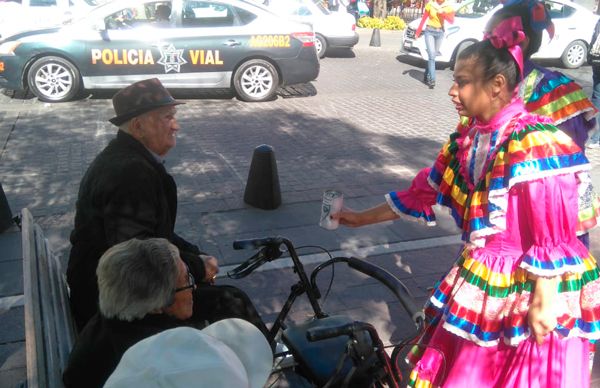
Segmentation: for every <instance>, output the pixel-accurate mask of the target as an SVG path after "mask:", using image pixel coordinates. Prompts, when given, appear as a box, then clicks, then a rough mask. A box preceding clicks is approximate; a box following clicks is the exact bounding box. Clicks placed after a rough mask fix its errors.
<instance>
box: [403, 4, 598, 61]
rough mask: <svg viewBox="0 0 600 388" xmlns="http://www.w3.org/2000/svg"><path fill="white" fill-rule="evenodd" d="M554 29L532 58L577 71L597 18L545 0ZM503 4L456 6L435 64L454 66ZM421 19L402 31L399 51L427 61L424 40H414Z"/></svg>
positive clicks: (576, 6) (570, 6)
mask: <svg viewBox="0 0 600 388" xmlns="http://www.w3.org/2000/svg"><path fill="white" fill-rule="evenodd" d="M544 3H545V5H546V9H547V10H548V11H549V13H550V16H551V17H552V21H553V22H554V26H555V31H556V32H555V34H554V38H553V39H550V38H549V36H548V33H547V32H546V31H544V34H543V37H542V45H541V47H540V49H539V51H538V52H537V53H535V54H534V55H533V58H544V59H560V60H561V62H562V64H563V65H564V66H565V67H567V68H577V67H580V66H581V65H583V64H584V63H585V62H586V53H587V49H588V46H589V40H590V39H591V37H592V33H593V31H594V26H595V25H596V21H597V20H598V15H595V14H593V13H592V12H591V11H588V10H587V9H585V8H583V7H582V6H580V5H578V4H575V3H573V2H571V1H569V0H544ZM501 7H502V5H500V4H499V2H498V0H467V1H464V2H462V3H459V4H456V6H455V9H456V17H455V19H454V23H453V24H447V25H446V32H445V37H444V41H443V43H442V47H441V50H440V54H441V55H439V56H438V57H436V61H438V62H444V63H450V64H452V63H454V61H455V59H456V57H457V56H458V53H460V51H461V50H463V49H464V48H465V47H467V46H469V45H471V44H472V43H474V42H476V41H479V40H481V39H482V38H483V30H484V28H485V25H486V24H487V22H488V21H489V20H490V18H491V16H492V15H493V14H494V12H496V11H497V10H498V9H500V8H501ZM419 22H420V20H414V21H412V22H411V23H409V25H408V28H407V29H406V31H405V32H404V43H403V46H402V51H403V52H404V53H406V54H409V55H411V56H415V57H419V58H423V59H425V60H427V50H426V48H425V39H424V38H423V36H422V35H421V36H420V37H419V38H418V39H415V31H416V30H417V27H418V26H419Z"/></svg>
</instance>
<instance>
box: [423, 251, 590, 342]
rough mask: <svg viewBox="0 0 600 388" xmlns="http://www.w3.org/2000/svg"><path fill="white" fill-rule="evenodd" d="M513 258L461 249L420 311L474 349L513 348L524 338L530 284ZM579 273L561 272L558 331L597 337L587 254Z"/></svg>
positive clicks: (430, 321) (531, 284) (531, 289)
mask: <svg viewBox="0 0 600 388" xmlns="http://www.w3.org/2000/svg"><path fill="white" fill-rule="evenodd" d="M517 261H518V259H517V258H513V260H511V258H508V257H504V258H498V257H492V256H491V255H489V253H488V252H485V251H484V250H482V249H477V248H476V249H468V248H467V249H465V250H464V251H463V252H462V254H461V256H460V258H459V260H458V261H457V262H456V263H455V265H454V266H453V268H452V269H451V270H450V272H449V273H448V275H446V276H445V277H444V279H443V280H442V282H441V284H440V285H439V286H438V287H437V288H436V289H435V291H434V293H433V294H432V296H431V298H430V299H429V302H428V304H427V306H426V310H425V312H426V315H427V318H428V323H429V324H430V325H432V326H436V325H437V324H439V323H441V324H442V326H443V327H444V329H446V330H447V331H449V332H451V333H454V334H456V335H458V336H460V337H462V338H465V339H468V340H470V341H472V342H475V343H477V344H478V345H480V346H495V345H497V344H498V342H499V341H500V340H503V341H504V342H505V343H506V344H510V345H513V346H516V345H517V344H518V343H519V342H521V341H522V340H523V339H525V338H527V337H528V336H529V330H528V327H527V313H528V311H529V301H530V293H531V292H532V291H533V285H534V282H532V281H531V280H529V279H528V275H527V271H526V270H525V269H523V268H516V269H513V268H511V264H509V262H517ZM580 261H581V265H582V268H583V270H582V271H581V272H571V273H564V274H563V275H562V276H561V283H560V286H559V293H558V296H557V298H556V300H555V301H554V304H555V306H556V309H557V311H560V312H561V315H560V316H559V317H558V326H557V328H556V331H558V332H559V333H560V334H561V335H562V336H564V337H570V336H577V337H584V338H588V339H592V340H593V339H598V338H600V280H599V273H598V267H597V266H596V261H595V260H594V258H593V257H592V256H591V255H589V254H588V255H587V257H583V258H580Z"/></svg>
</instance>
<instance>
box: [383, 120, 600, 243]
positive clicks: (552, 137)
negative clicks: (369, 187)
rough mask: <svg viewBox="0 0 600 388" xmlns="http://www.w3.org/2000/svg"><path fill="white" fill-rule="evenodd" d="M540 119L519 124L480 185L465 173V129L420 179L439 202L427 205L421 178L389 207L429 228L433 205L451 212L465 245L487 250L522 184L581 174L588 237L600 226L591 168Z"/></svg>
mask: <svg viewBox="0 0 600 388" xmlns="http://www.w3.org/2000/svg"><path fill="white" fill-rule="evenodd" d="M532 117H533V119H532ZM534 118H535V116H530V115H524V116H522V117H520V118H518V119H516V120H515V123H514V124H513V125H514V126H515V127H516V128H517V129H516V130H515V129H514V128H513V130H510V129H507V130H508V134H507V137H506V140H504V142H503V143H502V144H501V145H500V146H499V147H498V150H497V153H496V155H495V157H493V160H491V161H490V162H489V164H488V166H487V167H486V169H485V170H484V171H486V173H485V177H484V178H483V179H480V180H479V181H478V182H476V183H475V184H473V183H471V182H469V180H468V178H467V177H466V176H464V174H463V173H462V171H461V162H462V161H463V160H464V157H463V154H464V153H465V152H467V150H465V149H464V148H463V142H464V139H465V133H466V132H467V129H468V127H469V126H470V125H471V124H472V122H471V121H470V122H469V123H466V124H465V123H463V124H459V127H458V129H457V131H456V132H455V133H453V134H452V135H451V136H450V139H449V141H448V142H447V143H446V144H445V145H444V147H443V148H442V150H441V152H440V153H439V154H438V157H437V159H436V161H435V164H434V165H433V167H432V168H431V169H426V170H422V171H421V172H420V173H419V174H421V175H422V174H426V173H428V174H429V176H428V180H429V185H430V186H431V187H433V188H434V189H435V191H436V192H437V197H436V198H435V201H429V200H426V201H423V198H426V197H424V196H423V195H421V194H420V193H421V192H424V191H426V190H425V188H419V187H417V184H418V180H419V179H418V178H419V175H417V177H416V178H415V180H414V181H413V186H411V188H410V189H409V190H408V191H406V192H391V193H389V194H388V195H387V196H386V199H387V201H388V203H389V204H390V206H391V207H392V208H393V209H394V210H395V211H397V212H398V213H404V214H406V215H409V216H413V217H417V218H421V219H423V220H424V221H425V222H427V223H428V224H433V223H434V222H435V215H434V212H433V210H432V209H431V205H433V204H435V203H437V204H440V205H443V206H446V207H448V208H450V212H451V214H452V217H453V218H454V220H455V222H456V225H457V226H458V227H459V228H461V229H462V230H463V240H464V241H465V242H468V243H471V244H473V245H476V246H480V247H481V246H483V245H484V244H485V239H486V237H487V236H490V235H493V234H496V233H500V232H502V231H504V230H506V212H507V207H508V191H509V190H510V189H511V187H513V186H514V185H515V184H517V183H519V182H526V181H530V180H536V179H540V178H543V177H548V176H554V175H560V174H566V173H575V174H577V176H578V180H579V184H580V186H581V187H580V188H579V194H580V201H579V217H580V220H579V224H578V226H577V232H578V233H585V232H586V231H587V230H589V229H591V228H593V227H595V226H596V225H597V222H598V218H599V216H600V202H599V201H598V199H597V198H596V196H595V195H594V193H593V191H592V190H591V185H590V179H589V169H590V164H589V162H588V160H587V159H586V157H585V156H584V155H583V153H582V151H581V149H580V148H579V147H578V146H577V145H576V144H575V143H573V141H572V140H571V139H570V138H569V137H568V136H567V135H566V134H565V133H564V132H562V131H560V130H559V129H558V128H556V127H555V126H553V125H551V124H543V123H538V122H535V121H534ZM518 128H520V129H518ZM463 163H464V162H463ZM415 190H417V191H415Z"/></svg>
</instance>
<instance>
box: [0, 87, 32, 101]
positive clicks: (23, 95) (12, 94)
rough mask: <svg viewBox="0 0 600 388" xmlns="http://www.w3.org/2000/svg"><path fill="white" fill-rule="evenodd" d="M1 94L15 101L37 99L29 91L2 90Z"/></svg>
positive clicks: (0, 90)
mask: <svg viewBox="0 0 600 388" xmlns="http://www.w3.org/2000/svg"><path fill="white" fill-rule="evenodd" d="M0 93H2V95H3V96H6V97H8V98H12V99H14V100H32V99H34V98H36V97H35V96H34V95H33V94H32V93H31V92H29V89H25V90H10V89H0Z"/></svg>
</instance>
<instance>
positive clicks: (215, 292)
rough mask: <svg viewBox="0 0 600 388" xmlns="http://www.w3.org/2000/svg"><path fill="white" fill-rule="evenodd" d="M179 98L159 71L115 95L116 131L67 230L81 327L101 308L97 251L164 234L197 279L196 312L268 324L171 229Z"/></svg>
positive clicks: (87, 179) (85, 183)
mask: <svg viewBox="0 0 600 388" xmlns="http://www.w3.org/2000/svg"><path fill="white" fill-rule="evenodd" d="M179 104H182V103H181V102H179V101H176V100H174V99H173V97H171V95H170V94H169V92H168V91H167V90H166V89H165V88H164V87H163V85H162V84H161V83H160V81H159V80H158V79H156V78H155V79H148V80H144V81H139V82H136V83H134V84H132V85H130V86H128V87H126V88H124V89H122V90H120V91H119V92H118V93H117V94H115V96H114V97H113V106H114V109H115V113H116V116H115V117H114V118H112V119H111V120H110V121H111V123H113V124H115V125H117V126H118V127H119V131H118V133H117V136H116V138H115V139H113V140H112V141H111V142H110V143H109V144H108V146H107V147H106V148H105V149H104V150H103V151H102V152H101V153H100V154H99V155H98V156H97V157H96V158H95V159H94V161H93V162H92V163H91V165H90V166H89V168H88V170H87V172H86V174H85V176H84V177H83V179H82V181H81V185H80V188H79V196H78V199H77V207H76V214H75V228H74V230H73V232H72V233H71V244H72V249H71V254H70V257H69V264H68V268H67V281H68V283H69V286H70V289H71V294H70V298H71V308H72V311H73V315H74V317H75V320H76V323H77V326H78V328H79V329H81V328H83V326H84V325H85V323H86V322H87V321H88V320H89V319H90V318H91V317H92V316H93V315H94V314H95V313H96V311H97V309H98V307H97V303H98V287H97V282H96V266H97V265H98V260H99V259H100V256H101V255H102V254H103V253H104V252H105V251H106V250H107V249H108V248H110V247H111V246H113V245H115V244H117V243H119V242H122V241H126V240H129V239H131V238H149V237H162V238H165V239H167V240H169V241H170V242H171V243H173V244H174V245H175V246H177V248H179V251H180V253H181V257H182V259H183V260H184V262H186V264H187V265H188V267H189V268H190V270H191V272H192V273H193V275H194V277H195V278H196V279H197V280H198V289H197V290H196V291H195V292H194V298H195V300H196V303H195V304H194V319H195V320H205V321H208V322H214V321H216V320H219V319H223V318H233V317H236V318H242V319H246V320H248V321H250V322H252V323H254V324H255V325H256V326H257V327H258V328H259V329H261V330H262V331H263V332H266V327H265V326H264V323H263V322H262V320H261V319H260V317H259V316H258V314H257V312H256V310H255V309H254V306H253V305H252V303H251V302H250V300H249V298H248V297H247V295H246V294H244V293H243V292H242V291H240V290H238V289H236V288H234V287H230V286H214V285H211V284H210V283H212V280H213V278H214V276H215V275H216V273H217V271H218V266H217V261H216V259H215V258H213V257H210V256H203V255H202V252H200V250H199V249H198V247H197V246H195V245H193V244H191V243H189V242H187V241H185V240H184V239H183V238H181V237H179V236H178V235H177V234H176V233H175V232H174V226H175V217H176V214H177V186H176V185H175V181H174V180H173V178H172V177H171V175H169V174H168V173H167V171H166V170H165V167H164V165H163V162H164V157H165V156H166V155H167V153H168V152H169V150H170V149H171V148H173V147H174V146H175V143H176V135H177V132H178V131H179V129H180V128H179V124H178V123H177V119H176V118H175V115H176V113H177V109H176V106H177V105H179ZM199 301H201V302H199Z"/></svg>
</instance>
